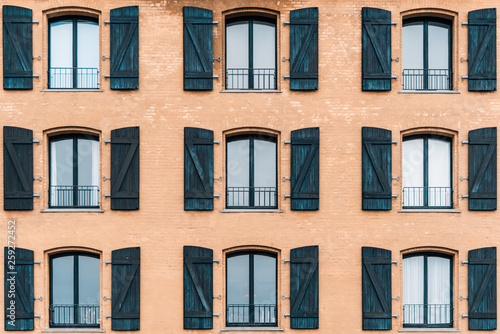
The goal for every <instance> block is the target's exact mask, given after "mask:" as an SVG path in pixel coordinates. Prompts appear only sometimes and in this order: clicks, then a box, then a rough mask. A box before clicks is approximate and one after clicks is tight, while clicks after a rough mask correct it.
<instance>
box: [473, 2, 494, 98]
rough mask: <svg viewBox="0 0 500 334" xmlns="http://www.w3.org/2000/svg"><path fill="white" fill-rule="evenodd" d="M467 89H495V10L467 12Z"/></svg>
mask: <svg viewBox="0 0 500 334" xmlns="http://www.w3.org/2000/svg"><path fill="white" fill-rule="evenodd" d="M468 21H469V22H468V27H469V38H468V43H469V45H468V50H469V51H468V52H469V56H468V57H469V62H468V65H469V74H468V81H469V90H470V91H495V90H497V32H496V30H497V10H496V8H489V9H480V10H474V11H472V12H469V19H468Z"/></svg>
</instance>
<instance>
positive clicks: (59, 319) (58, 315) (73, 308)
mask: <svg viewBox="0 0 500 334" xmlns="http://www.w3.org/2000/svg"><path fill="white" fill-rule="evenodd" d="M49 311H50V312H49V316H50V326H51V327H99V325H100V323H101V312H100V306H99V305H75V304H58V305H56V304H53V305H50V309H49Z"/></svg>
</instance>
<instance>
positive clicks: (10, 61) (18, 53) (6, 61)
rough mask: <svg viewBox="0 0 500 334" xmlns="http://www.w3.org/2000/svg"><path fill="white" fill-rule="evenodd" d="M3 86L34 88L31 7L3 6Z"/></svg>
mask: <svg viewBox="0 0 500 334" xmlns="http://www.w3.org/2000/svg"><path fill="white" fill-rule="evenodd" d="M2 15H3V17H2V20H3V88H4V89H33V27H32V25H33V17H32V12H31V9H28V8H23V7H16V6H3V9H2Z"/></svg>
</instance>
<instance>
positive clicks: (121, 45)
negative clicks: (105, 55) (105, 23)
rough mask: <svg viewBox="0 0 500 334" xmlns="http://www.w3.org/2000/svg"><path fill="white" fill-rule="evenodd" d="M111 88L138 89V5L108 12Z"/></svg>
mask: <svg viewBox="0 0 500 334" xmlns="http://www.w3.org/2000/svg"><path fill="white" fill-rule="evenodd" d="M110 22H111V28H110V29H111V30H110V51H111V55H110V57H111V59H110V60H111V64H110V68H111V73H110V74H111V75H110V88H111V89H139V7H138V6H130V7H121V8H115V9H112V10H111V13H110Z"/></svg>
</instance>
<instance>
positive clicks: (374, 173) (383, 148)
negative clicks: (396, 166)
mask: <svg viewBox="0 0 500 334" xmlns="http://www.w3.org/2000/svg"><path fill="white" fill-rule="evenodd" d="M361 133H362V134H361V136H362V146H363V147H362V158H361V161H362V192H363V204H362V208H363V210H391V208H392V180H391V175H392V172H391V168H392V167H391V159H392V133H391V131H389V130H384V129H379V128H371V127H363V128H362V130H361Z"/></svg>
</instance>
